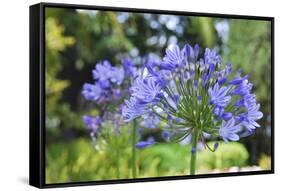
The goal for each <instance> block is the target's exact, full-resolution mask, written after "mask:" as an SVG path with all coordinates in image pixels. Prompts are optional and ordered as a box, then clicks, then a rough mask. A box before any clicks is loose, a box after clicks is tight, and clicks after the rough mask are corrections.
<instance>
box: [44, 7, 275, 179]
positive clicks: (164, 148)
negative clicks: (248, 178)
mask: <svg viewBox="0 0 281 191" xmlns="http://www.w3.org/2000/svg"><path fill="white" fill-rule="evenodd" d="M44 21H45V22H44V26H45V140H46V143H45V183H46V184H56V183H73V182H87V181H104V180H133V179H142V178H161V177H181V176H182V177H188V176H197V175H212V174H221V173H224V174H227V173H240V172H256V171H264V170H271V169H272V165H271V161H272V153H271V151H272V145H271V143H272V142H271V140H272V135H271V133H272V121H271V118H272V100H271V98H272V95H271V89H272V81H271V75H272V74H271V72H272V70H271V67H272V64H271V62H272V60H271V59H272V57H271V55H272V52H271V51H272V50H271V45H272V42H271V39H272V38H271V35H272V31H271V22H270V21H269V20H263V19H246V18H230V17H224V16H210V17H208V16H200V15H197V16H195V15H193V16H189V15H184V14H169V13H168V14H165V13H145V12H143V13H141V12H134V11H109V10H98V9H97V10H94V9H79V8H70V7H67V8H63V7H45V18H44Z"/></svg>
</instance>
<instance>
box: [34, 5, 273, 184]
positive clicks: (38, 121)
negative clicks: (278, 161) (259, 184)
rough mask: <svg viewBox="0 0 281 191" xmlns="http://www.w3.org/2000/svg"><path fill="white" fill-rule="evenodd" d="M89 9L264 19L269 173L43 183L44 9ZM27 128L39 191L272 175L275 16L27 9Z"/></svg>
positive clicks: (253, 172) (131, 9)
mask: <svg viewBox="0 0 281 191" xmlns="http://www.w3.org/2000/svg"><path fill="white" fill-rule="evenodd" d="M47 7H55V8H70V9H90V10H101V11H103V10H104V11H126V12H135V13H157V14H172V15H185V16H201V17H219V18H221V17H223V18H232V19H247V20H264V21H269V22H270V23H271V87H272V88H271V96H272V101H271V113H272V118H271V127H272V132H271V133H272V134H271V135H272V136H271V155H272V156H271V170H261V171H251V172H232V173H219V174H200V175H186V176H169V177H156V178H137V179H120V180H102V181H88V182H71V183H54V184H46V183H45V8H47ZM29 13H30V16H29V18H30V36H29V38H30V78H29V79H30V82H29V84H30V97H29V102H30V129H29V136H30V139H29V184H30V185H32V186H35V187H38V188H53V187H67V186H85V185H99V184H116V183H133V182H148V181H165V180H178V179H195V178H211V177H227V176H244V175H259V174H272V173H274V17H261V16H249V15H231V14H217V13H216V14H215V13H196V12H183V11H169V10H153V9H135V8H123V7H104V6H93V5H74V4H57V3H39V4H35V5H32V6H30V9H29Z"/></svg>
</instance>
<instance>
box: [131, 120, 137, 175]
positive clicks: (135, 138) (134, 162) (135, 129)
mask: <svg viewBox="0 0 281 191" xmlns="http://www.w3.org/2000/svg"><path fill="white" fill-rule="evenodd" d="M136 144H137V121H136V119H134V120H133V135H132V175H133V178H136V177H137V161H136V146H135V145H136Z"/></svg>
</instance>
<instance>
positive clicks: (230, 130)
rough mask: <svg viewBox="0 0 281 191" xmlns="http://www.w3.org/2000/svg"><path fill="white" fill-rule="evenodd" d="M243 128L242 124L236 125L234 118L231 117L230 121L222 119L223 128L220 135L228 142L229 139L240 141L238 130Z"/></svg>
mask: <svg viewBox="0 0 281 191" xmlns="http://www.w3.org/2000/svg"><path fill="white" fill-rule="evenodd" d="M240 130H241V126H240V125H235V120H234V118H231V119H230V120H228V121H224V120H223V121H222V125H221V128H220V129H219V135H220V136H221V137H222V139H223V140H224V141H225V142H228V140H231V141H238V140H239V135H238V132H239V131H240Z"/></svg>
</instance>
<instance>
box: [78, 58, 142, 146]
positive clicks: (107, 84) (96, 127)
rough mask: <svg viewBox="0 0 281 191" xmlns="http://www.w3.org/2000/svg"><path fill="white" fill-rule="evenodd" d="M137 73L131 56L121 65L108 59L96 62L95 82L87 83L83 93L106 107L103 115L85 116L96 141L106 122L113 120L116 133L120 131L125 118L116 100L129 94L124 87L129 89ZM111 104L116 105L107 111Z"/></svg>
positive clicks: (84, 120)
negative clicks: (113, 63)
mask: <svg viewBox="0 0 281 191" xmlns="http://www.w3.org/2000/svg"><path fill="white" fill-rule="evenodd" d="M136 75H137V67H136V66H135V65H134V63H133V62H132V60H131V59H129V58H124V59H123V60H122V66H120V67H115V66H112V65H111V63H110V62H109V61H107V60H105V61H101V62H99V63H97V64H96V67H95V69H94V70H93V71H92V76H93V81H94V83H85V84H84V85H83V90H82V95H83V96H84V98H85V99H86V100H89V101H93V102H95V103H96V104H98V105H102V106H103V108H105V109H104V111H102V112H101V113H102V115H97V116H88V115H85V116H83V122H84V124H85V125H86V126H87V127H88V129H89V131H90V133H91V137H92V138H93V140H94V141H95V139H96V136H97V134H98V133H99V132H100V127H101V126H103V124H104V123H106V122H111V123H112V124H113V125H114V128H115V132H116V134H118V133H119V128H120V126H121V123H122V122H123V119H122V117H121V109H120V105H116V102H117V101H120V100H121V101H122V98H123V97H124V96H125V95H126V94H127V92H126V91H125V90H124V89H128V87H126V86H128V85H129V84H130V81H131V79H132V78H134V77H135V76H136ZM110 105H114V107H113V109H112V108H111V110H112V111H111V112H110V111H107V108H108V106H110Z"/></svg>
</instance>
